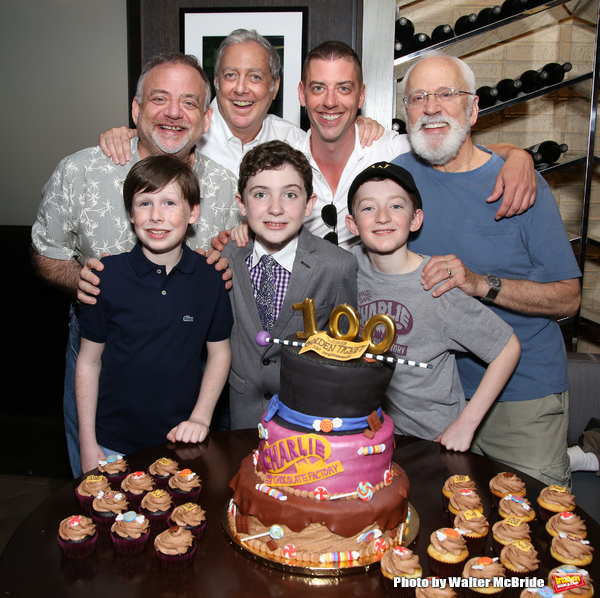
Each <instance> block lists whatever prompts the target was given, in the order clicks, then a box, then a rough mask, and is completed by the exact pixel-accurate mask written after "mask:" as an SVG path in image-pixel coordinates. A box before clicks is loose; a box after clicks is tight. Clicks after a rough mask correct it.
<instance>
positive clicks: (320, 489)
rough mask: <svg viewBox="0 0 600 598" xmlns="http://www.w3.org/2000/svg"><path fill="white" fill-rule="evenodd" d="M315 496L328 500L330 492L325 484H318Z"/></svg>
mask: <svg viewBox="0 0 600 598" xmlns="http://www.w3.org/2000/svg"><path fill="white" fill-rule="evenodd" d="M315 498H316V499H317V500H327V499H328V498H329V492H327V488H325V487H324V486H317V487H316V488H315Z"/></svg>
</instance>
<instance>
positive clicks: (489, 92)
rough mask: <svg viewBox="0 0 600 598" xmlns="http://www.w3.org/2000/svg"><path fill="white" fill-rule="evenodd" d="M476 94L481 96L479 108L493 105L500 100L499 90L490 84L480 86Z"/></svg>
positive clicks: (482, 108)
mask: <svg viewBox="0 0 600 598" xmlns="http://www.w3.org/2000/svg"><path fill="white" fill-rule="evenodd" d="M476 94H477V96H478V97H479V108H480V109H481V110H484V109H485V108H489V107H490V106H493V105H494V104H495V103H496V102H497V101H498V90H497V89H496V88H495V87H490V86H489V85H484V86H483V87H480V88H479V89H478V90H477V92H476Z"/></svg>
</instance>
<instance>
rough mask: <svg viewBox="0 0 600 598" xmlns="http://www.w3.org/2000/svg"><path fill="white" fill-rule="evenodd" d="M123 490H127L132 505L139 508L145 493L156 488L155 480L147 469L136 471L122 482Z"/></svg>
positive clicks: (126, 494)
mask: <svg viewBox="0 0 600 598" xmlns="http://www.w3.org/2000/svg"><path fill="white" fill-rule="evenodd" d="M121 490H123V492H125V496H127V500H128V501H129V503H130V504H131V506H132V507H133V508H134V509H137V508H139V506H140V504H141V502H142V498H144V494H146V493H147V492H152V490H154V480H153V479H152V476H151V475H150V474H148V473H146V472H145V471H134V472H133V473H130V474H129V475H128V476H127V477H126V478H125V479H124V480H123V481H122V482H121Z"/></svg>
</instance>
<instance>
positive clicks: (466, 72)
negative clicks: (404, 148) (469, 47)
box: [400, 50, 477, 116]
mask: <svg viewBox="0 0 600 598" xmlns="http://www.w3.org/2000/svg"><path fill="white" fill-rule="evenodd" d="M427 58H447V59H448V60H451V61H452V62H454V64H456V65H457V66H458V68H459V70H460V73H461V75H462V78H463V79H464V82H465V87H466V89H463V90H462V91H469V92H471V93H473V94H474V93H475V92H476V91H477V85H476V83H475V73H473V70H472V69H471V67H470V66H469V65H468V64H467V63H466V62H465V61H464V60H461V59H460V58H456V56H450V55H449V54H445V53H444V52H440V51H439V50H432V51H430V52H425V53H424V54H421V57H420V58H419V59H418V60H417V62H415V63H414V64H413V65H411V67H410V68H409V69H408V70H407V71H406V74H405V75H404V78H403V79H402V81H401V83H400V97H401V98H404V97H405V96H406V82H407V81H408V77H409V75H410V74H411V72H412V70H413V69H414V68H415V67H416V66H417V65H418V64H419V63H420V62H422V61H423V60H426V59H427ZM474 100H475V98H474V96H469V107H471V106H473V102H474ZM402 106H403V108H404V114H405V116H406V105H405V104H404V102H402Z"/></svg>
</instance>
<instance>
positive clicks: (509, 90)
mask: <svg viewBox="0 0 600 598" xmlns="http://www.w3.org/2000/svg"><path fill="white" fill-rule="evenodd" d="M522 85H523V84H522V83H521V81H520V80H519V79H502V81H499V82H498V84H497V85H496V89H497V90H498V101H500V102H508V101H509V100H514V99H515V98H516V97H517V96H518V95H519V92H520V91H521V87H522Z"/></svg>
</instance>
